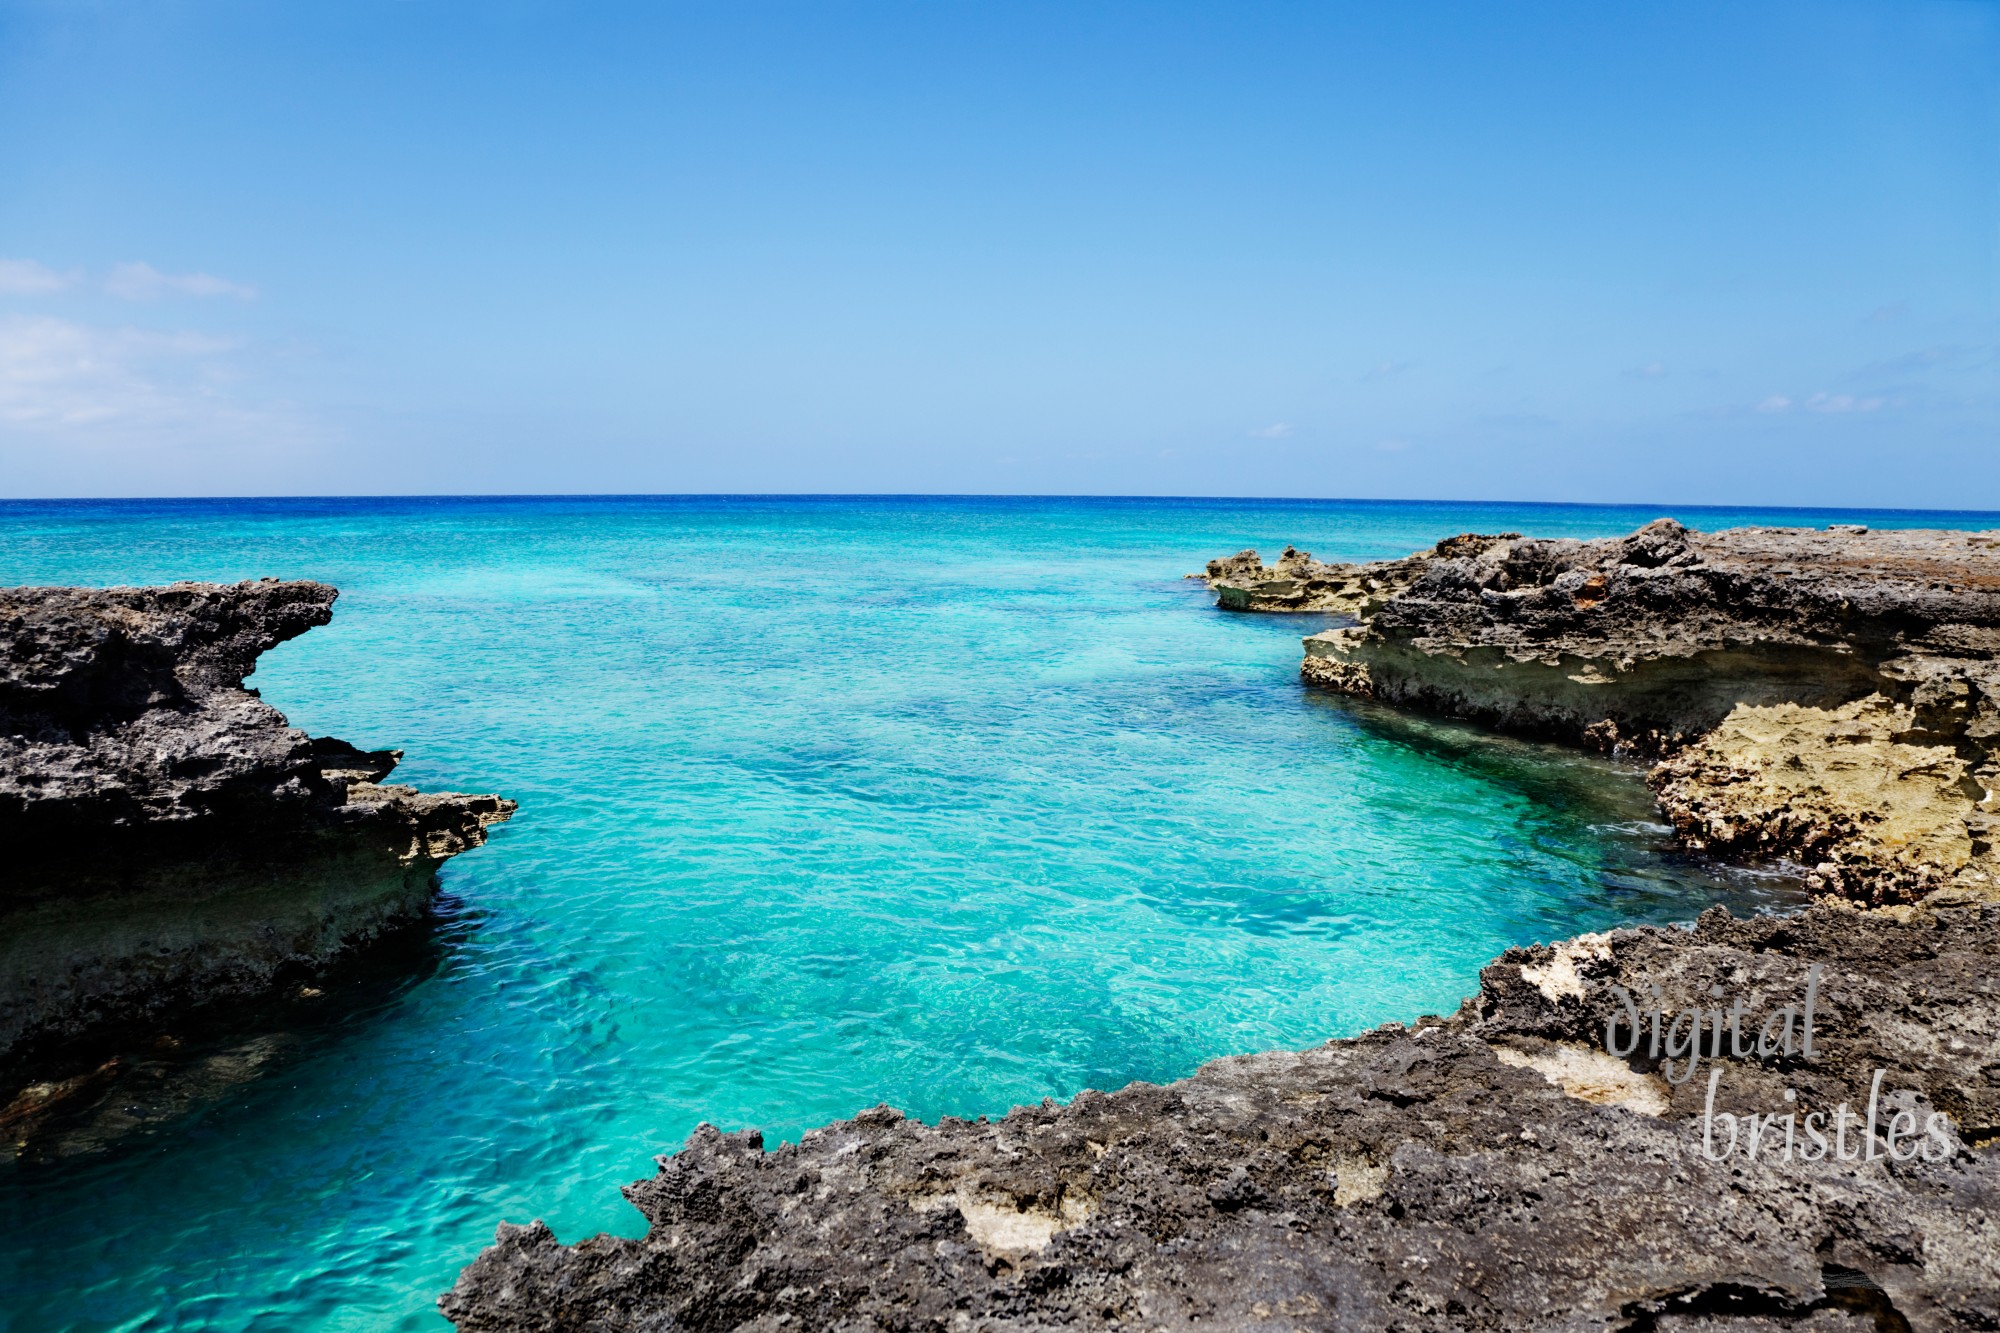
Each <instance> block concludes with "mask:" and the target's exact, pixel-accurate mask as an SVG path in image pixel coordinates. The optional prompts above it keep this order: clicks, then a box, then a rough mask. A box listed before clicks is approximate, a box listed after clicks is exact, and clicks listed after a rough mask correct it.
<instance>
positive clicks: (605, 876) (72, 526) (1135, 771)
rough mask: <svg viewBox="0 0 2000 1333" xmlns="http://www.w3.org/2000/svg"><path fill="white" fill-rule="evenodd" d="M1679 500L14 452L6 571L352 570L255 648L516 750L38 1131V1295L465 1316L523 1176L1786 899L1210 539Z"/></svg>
mask: <svg viewBox="0 0 2000 1333" xmlns="http://www.w3.org/2000/svg"><path fill="white" fill-rule="evenodd" d="M1656 516H1657V515H1656V512H1655V511H1653V510H1637V509H1608V508H1596V509H1586V508H1570V507H1539V506H1472V505H1414V504H1412V505H1386V504H1354V503H1349V504H1341V503H1333V502H1323V503H1320V502H1315V503H1306V502H1270V501H1222V500H1210V501H1180V502H1176V501H1157V500H1130V501H1107V500H1075V501H1060V500H996V499H983V500H982V499H921V500H913V499H855V498H840V499H726V498H702V499H632V500H563V499H552V500H386V501H383V500H355V501H236V502H229V501H185V502H154V503H97V502H92V503H65V504H52V503H49V504H43V503H36V504H29V503H12V504H0V581H4V582H9V583H50V582H81V583H119V582H123V583H139V582H155V581H166V580H170V579H173V578H211V579H236V578H244V577H253V576H259V575H266V574H274V575H281V576H285V577H311V578H319V579H324V580H327V581H329V582H332V583H335V584H338V585H339V586H340V587H341V588H342V590H343V591H342V597H341V600H340V603H339V606H338V608H337V610H336V614H335V619H334V622H333V624H332V625H330V626H328V627H326V628H324V629H320V630H315V631H313V632H312V633H311V634H309V635H307V636H305V637H304V638H302V639H299V640H297V641H294V642H293V643H290V644H286V645H284V646H282V647H280V648H278V649H277V650H275V651H274V652H273V653H271V654H270V655H268V656H267V657H266V659H265V661H264V665H263V666H262V667H261V669H260V670H259V671H258V673H257V675H256V676H255V677H254V678H253V679H252V682H251V683H252V684H253V685H255V686H257V687H258V688H260V689H261V690H262V691H263V693H264V695H265V697H266V698H267V699H269V700H270V701H271V702H272V703H274V704H276V705H277V706H278V707H280V708H281V709H283V710H284V711H285V712H286V713H287V714H288V715H289V716H290V718H291V719H292V721H293V722H294V724H296V725H298V726H301V727H304V728H306V729H308V730H310V731H313V732H314V733H315V734H333V735H338V736H341V737H344V738H346V739H348V740H352V741H354V742H357V743H359V744H361V745H364V746H392V745H393V746H400V747H403V748H405V749H406V750H407V752H408V757H407V759H406V761H405V764H404V767H403V768H402V770H400V773H399V777H400V779H401V780H405V781H410V782H414V783H417V784H419V785H422V786H427V787H431V788H456V789H461V790H484V791H498V792H502V793H505V794H507V795H509V796H512V797H515V798H516V799H518V800H519V801H520V802H521V813H520V814H519V816H518V817H517V818H516V819H515V820H514V822H513V823H511V824H509V825H507V826H505V827H503V828H502V829H500V830H498V832H497V835H496V836H495V837H494V839H493V841H492V843H491V844H490V845H489V846H487V847H486V848H484V849H481V850H480V851H477V852H474V853H471V854H469V855H467V856H465V857H462V858H460V859H458V860H456V861H454V862H452V863H451V864H450V865H449V866H448V867H447V869H446V871H445V875H444V880H445V886H446V889H447V897H446V900H445V902H444V903H443V904H442V906H441V909H440V914H439V921H438V923H437V925H436V928H435V931H434V933H433V934H432V936H431V938H430V939H429V941H428V943H427V944H420V945H417V946H413V947H412V948H411V949H409V950H408V951H406V952H407V955H408V956H407V957H405V956H404V955H403V954H402V953H399V954H398V955H397V956H396V960H395V962H394V965H393V966H385V967H383V968H377V969H373V970H372V971H371V973H370V974H369V975H366V976H360V977H357V978H354V979H351V980H349V981H347V982H343V983H342V984H341V985H339V986H336V987H333V988H332V989H331V991H330V993H329V995H327V996H325V997H322V999H321V1000H320V1001H316V1002H313V1003H312V1004H308V1005H301V1006H298V1007H296V1009H295V1010H294V1011H288V1012H287V1013H286V1014H284V1015H281V1016H279V1017H276V1018H272V1019H268V1020H264V1021H262V1022H261V1023H259V1022H256V1021H248V1020H246V1025H245V1026H241V1027H239V1029H237V1030H234V1031H229V1032H223V1033H208V1034H194V1035H190V1036H189V1037H188V1040H187V1043H186V1044H185V1046H184V1047H183V1049H182V1050H181V1051H179V1052H176V1053H174V1054H173V1055H172V1056H171V1057H162V1064H161V1071H160V1073H159V1076H158V1080H157V1087H155V1089H154V1091H153V1093H151V1094H145V1093H144V1091H143V1089H142V1091H141V1092H140V1093H135V1094H134V1096H137V1097H139V1098H140V1101H139V1102H138V1103H137V1104H135V1105H134V1106H132V1107H130V1108H127V1110H126V1111H125V1112H124V1113H123V1114H122V1118H121V1116H120V1115H117V1114H113V1115H111V1116H110V1117H109V1118H108V1119H102V1118H101V1122H100V1123H98V1124H97V1125H96V1126H95V1128H89V1127H86V1128H87V1129H89V1132H80V1133H79V1135H78V1136H77V1137H76V1139H75V1141H74V1143H75V1146H77V1147H78V1151H75V1152H73V1153H71V1154H69V1155H57V1156H56V1157H55V1158H54V1159H53V1160H48V1161H42V1162H37V1163H31V1164H23V1165H21V1166H17V1167H13V1168H0V1226H4V1228H5V1234H6V1236H7V1241H6V1244H5V1245H4V1246H0V1317H3V1318H4V1326H5V1327H7V1328H10V1329H20V1330H47V1329H90V1330H102V1329H208V1328H215V1329H232V1330H234V1329H260V1330H261V1329H271V1330H307V1329H313V1330H331V1329H341V1330H346V1329H356V1330H360V1329H366V1330H377V1329H392V1328H394V1329H430V1330H441V1329H443V1328H445V1327H446V1326H445V1325H444V1323H443V1321H442V1320H441V1319H440V1318H439V1317H438V1316H437V1315H436V1313H435V1311H434V1309H433V1307H432V1301H433V1299H434V1298H435V1296H436V1294H437V1293H438V1292H439V1291H440V1290H441V1289H443V1288H444V1287H445V1286H447V1285H449V1284H450V1282H451V1281H452V1279H453V1277H454V1276H455V1275H456V1272H457V1270H458V1268H459V1267H460V1266H461V1265H462V1264H463V1263H465V1262H466V1261H467V1260H469V1259H470V1258H471V1257H472V1255H473V1254H474V1253H475V1252H476V1251H477V1250H478V1249H479V1247H480V1246H481V1245H482V1244H484V1243H485V1242H486V1241H487V1240H488V1239H489V1238H490V1236H491V1233H492V1228H493V1225H494V1223H495V1222H497V1221H499V1220H501V1219H509V1220H516V1221H523V1220H526V1219H528V1218H531V1217H537V1216H539V1217H542V1218H545V1219H547V1220H548V1221H549V1222H550V1224H551V1225H552V1226H554V1227H555V1229H556V1231H557V1234H558V1235H559V1236H561V1237H562V1238H563V1239H565V1240H573V1239H577V1238H579V1237H581V1236H584V1235H587V1234H589V1233H591V1232H594V1231H598V1230H612V1231H617V1232H619V1233H622V1234H626V1235H636V1234H639V1232H640V1231H641V1230H642V1224H641V1223H640V1219H639V1218H638V1215H637V1214H636V1212H634V1211H633V1210H632V1209H631V1208H630V1207H629V1206H627V1205H626V1204H625V1203H624V1202H623V1201H622V1200H621V1199H620V1198H619V1196H618V1193H617V1187H618V1186H619V1185H620V1184H621V1183H623V1182H625V1181H627V1180H630V1179H633V1178H635V1177H638V1176H641V1175H645V1174H648V1173H649V1172H650V1171H651V1164H650V1158H651V1156H652V1154H654V1153H657V1152H663V1151H670V1150H672V1149H673V1148H674V1147H676V1146H678V1144H679V1143H680V1142H681V1141H682V1140H683V1139H684V1138H685V1137H686V1135H687V1134H688V1132H689V1131H690V1130H691V1129H692V1128H693V1127H694V1126H695V1125H696V1124H697V1123H698V1122H700V1121H703V1120H708V1121H712V1122H714V1123H716V1124H719V1125H722V1126H724V1127H726V1128H738V1127H743V1126H758V1127H761V1128H763V1129H764V1130H765V1131H766V1134H767V1137H768V1138H770V1139H773V1140H775V1139H776V1138H779V1137H796V1136H797V1135H798V1133H799V1132H801V1131H802V1130H803V1129H805V1128H807V1127H809V1126H811V1125H814V1124H817V1123H820V1122H823V1121H826V1120H829V1119H832V1118H836V1117H840V1116H845V1115H849V1114H852V1113H853V1112H854V1111H856V1110H858V1109H861V1108H862V1107H865V1106H870V1105H873V1104H875V1103H877V1102H882V1101H887V1102H889V1103H891V1104H893V1105H895V1106H897V1107H900V1108H902V1109H903V1110H905V1111H907V1112H910V1113H912V1114H916V1115H920V1116H922V1117H924V1118H926V1119H934V1118H935V1117H936V1116H938V1115H940V1114H944V1113H947V1112H950V1113H956V1114H979V1113H1000V1112H1004V1111H1005V1110H1006V1109H1007V1108H1008V1107H1009V1106H1011V1105H1014V1104H1018V1103H1023V1102H1032V1101H1035V1100H1038V1099H1040V1098H1042V1097H1045V1096H1054V1097H1059V1098H1060V1097H1068V1096H1070V1095H1072V1094H1074V1093H1075V1092H1077V1091H1078V1090H1079V1089H1082V1088H1085V1087H1097V1088H1114V1087H1119V1086H1122V1085H1124V1084H1125V1083H1128V1082H1130V1081H1131V1080H1133V1079H1150V1080H1164V1079H1171V1078H1175V1077H1179V1076H1181V1075H1185V1074H1187V1073H1189V1072H1191V1071H1192V1070H1193V1069H1194V1068H1195V1067H1196V1065H1198V1064H1199V1063H1200V1062H1201V1061H1203V1060H1206V1059H1209V1058H1212V1057H1215V1056H1219V1055H1225V1054H1230V1053H1235V1052H1245V1051H1254V1050H1259V1049H1268V1048H1272V1047H1284V1046H1301V1045H1308V1044H1312V1043H1315V1042H1317V1041H1320V1040H1322V1039H1324V1038H1326V1037H1329V1036H1336V1035H1342V1034H1348V1033H1353V1032H1355V1031H1358V1030H1361V1029H1363V1028H1366V1027H1369V1026H1372V1025H1374V1024H1377V1023H1380V1022H1383V1021H1386V1020H1391V1019H1397V1020H1407V1019H1410V1018H1413V1017H1415V1016H1417V1015H1418V1014H1420V1013H1423V1012H1427V1011H1443V1010H1448V1009H1450V1008H1451V1007H1453V1006H1455V1005H1456V1003H1457V1002H1458V1000H1459V998H1460V997H1461V996H1463V995H1464V994H1466V993H1468V992H1469V991H1470V990H1472V989H1473V988H1474V986H1475V985H1476V975H1477V969H1478V966H1479V965H1480V964H1481V963H1482V962H1483V961H1485V960H1486V959H1487V958H1489V957H1490V956H1491V955H1493V954H1494V953H1496V952H1498V951H1499V950H1501V949H1503V948H1505V947H1506V946H1508V945H1510V944H1516V943H1523V942H1527V941H1532V940H1544V939H1550V938H1555V937H1559V936H1563V935H1567V934H1570V933H1573V932H1575V931H1577V930H1582V929H1590V928H1596V927H1601V926H1605V925H1608V924H1611V923H1614V922H1621V921H1633V920H1647V921H1666V920H1677V919H1686V918H1689V917H1691V916H1693V915H1694V914H1695V913H1696V912H1697V911H1698V910H1700V908H1701V907H1703V906H1705V905H1706V904H1707V903H1709V902H1711V901H1715V900H1717V899H1718V898H1719V899H1721V900H1723V901H1726V902H1729V903H1731V904H1732V905H1734V906H1736V907H1738V908H1740V909H1751V908H1755V907H1758V906H1760V905H1770V904H1772V903H1776V902H1782V901H1784V900H1785V893H1786V889H1785V887H1784V885H1783V883H1782V882H1780V881H1776V880H1771V879H1768V878H1760V877H1756V876H1749V875H1743V874H1724V873H1720V872H1717V871H1714V870H1712V869H1710V868H1707V867H1704V866H1702V865H1699V864H1694V863H1689V862H1686V861H1684V860H1681V859H1679V858H1676V857H1675V856H1673V855H1672V854H1671V853H1669V852H1668V851H1667V850H1666V845H1665V841H1664V838H1663V836H1662V834H1663V830H1661V829H1660V828H1659V827H1658V826H1657V825H1656V824H1655V823H1653V822H1652V812H1651V806H1650V803H1649V802H1648V800H1647V799H1646V797H1645V795H1644V793H1643V790H1642V789H1641V788H1640V787H1639V785H1638V783H1637V781H1636V778H1635V776H1634V775H1633V773H1632V772H1630V771H1628V770H1625V769H1621V768H1618V767H1616V766H1614V765H1610V764H1607V763H1604V762H1601V761H1596V760H1591V759H1586V758H1583V757H1580V756H1575V755H1569V754H1565V753H1562V752H1558V751H1554V750H1549V749H1545V748H1542V747H1537V746H1531V745H1524V744H1518V743H1512V742H1504V741H1496V740H1493V739H1490V738H1484V737H1479V736H1476V735H1473V734H1471V733H1469V732H1466V731H1463V730H1461V729H1457V728H1453V727H1449V726H1441V725H1436V724H1417V723H1412V722H1409V721H1406V720H1400V719H1396V718H1394V717H1391V716H1387V715H1383V714H1379V713H1375V712H1372V711H1369V710H1366V709H1357V708H1356V707H1354V706H1350V705H1346V704H1343V703H1341V702H1339V701H1335V700H1331V699H1327V698H1324V697H1320V696H1315V695H1311V694H1308V693H1306V692H1304V691H1303V690H1301V689H1300V688H1299V686H1298V684H1297V680H1296V676H1295V674H1294V673H1295V669H1296V665H1297V660H1298V656H1299V649H1298V638H1299V636H1300V635H1301V634H1302V633H1306V632H1310V631H1311V630H1312V629H1314V628H1316V627H1318V624H1319V623H1323V622H1316V621H1310V620H1301V619H1297V618H1263V617H1236V616H1230V615H1228V614H1225V613H1222V612H1218V611H1216V610H1214V609H1213V608H1212V607H1211V606H1210V605H1209V599H1208V597H1207V596H1206V594H1205V592H1204V591H1203V590H1202V589H1201V588H1200V586H1199V585H1198V584H1194V583H1189V582H1186V581H1183V580H1181V579H1180V578H1179V576H1180V575H1181V574H1183V573H1184V572H1186V571H1188V570H1191V569H1195V568H1198V567H1199V566H1200V564H1201V563H1202V562H1203V561H1204V560H1206V559H1207V558H1209V557H1211V556H1214V555H1219V554H1226V553H1229V552H1233V551H1235V550H1237V549H1240V548H1241V547H1244V546H1248V545H1256V546H1259V547H1261V548H1262V549H1264V550H1265V551H1266V553H1267V554H1270V553H1273V552H1274V551H1275V549H1276V548H1277V547H1278V546H1280V545H1282V544H1283V543H1284V542H1286V541H1295V542H1297V543H1299V544H1301V545H1304V546H1307V547H1309V548H1310V549H1312V550H1313V551H1314V552H1315V553H1316V554H1319V555H1321V556H1323V557H1327V558H1347V559H1356V558H1375V557H1382V556H1390V555H1400V554H1404V553H1406V552H1408V551H1410V550H1413V549H1416V548H1418V547H1421V546H1424V545H1427V544H1429V543H1430V542H1431V541H1433V540H1435V539H1436V538H1438V537H1440V536H1443V535H1447V534H1449V533H1453V532H1458V531H1464V530H1468V529H1471V530H1481V531H1496V530H1501V529H1506V528H1514V529H1525V530H1528V531H1531V532H1535V533H1538V534H1543V535H1579V536H1582V535H1603V534H1612V533H1618V532H1624V531H1629V530H1630V529H1631V528H1632V527H1634V526H1636V525H1637V524H1638V523H1640V522H1643V521H1645V520H1647V519H1649V518H1653V517H1656ZM1679 517H1681V518H1682V519H1683V520H1685V521H1688V522H1690V523H1692V524H1694V525H1696V526H1702V527H1721V526H1729V525H1731V524H1733V523H1740V522H1749V521H1772V522H1796V523H1814V524H1823V523H1827V522H1835V521H1841V522H1855V521H1858V522H1871V523H1874V524H1876V525H1877V526H1897V525H1901V526H1918V525H1921V526H1954V527H1991V526H1996V525H2000V518H1996V517H1995V516H1992V515H1942V516H1939V515H1929V516H1924V515H1910V514H1890V515H1878V514H1865V513H1855V512H1840V513H1810V514H1806V513H1757V512H1752V511H1740V512H1730V513H1718V512H1696V511H1681V512H1680V513H1679ZM148 1096H150V1100H147V1097H148ZM133 1126H136V1128H133ZM121 1128H122V1129H125V1130H127V1131H128V1132H123V1133H119V1132H116V1131H119V1130H120V1129H121ZM91 1145H96V1147H97V1150H96V1151H89V1152H86V1151H81V1148H82V1147H84V1146H91Z"/></svg>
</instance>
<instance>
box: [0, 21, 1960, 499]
mask: <svg viewBox="0 0 2000 1333" xmlns="http://www.w3.org/2000/svg"><path fill="white" fill-rule="evenodd" d="M0 129H3V130H4V132H0V261H4V262H0V494H4V495H16V496H21V495H127V494H194V495H199V494H272V493H280V494H282V493H341V494H360V493H383V492H391V493H393V492H549V491H560V492H590V491H718V490H719V491H875V492H881V491H944V492H1029V493H1034V492H1041V493H1118V494H1229V495H1306V496H1312V495H1321V496H1379V497H1396V496H1403V497H1432V498H1488V499H1547V500H1607V501H1628V500H1629V501H1659V502H1662V503H1672V502H1679V503H1702V502H1718V503H1724V502H1744V503H1762V504H1784V503H1796V504H1863V503H1865V504H1875V505H1905V506H1942V507H1967V508H1996V509H2000V351H1996V348H2000V6H1996V5H1995V4H1994V3H1964V2H1961V3H1948V4H1922V3H1909V4H1856V3H1843V2H1842V0H1813V2H1812V3H1799V4H1782V3H1779V4H1761V3H1741V2H1740V0H1733V2H1732V3H1726V4H1713V5H1705V4H1699V3H1687V2H1685V0H1683V2H1681V3H1674V4H1649V5H1633V4H1604V3H1601V0H1600V2H1594V3H1577V4H1521V5H1514V4H1506V5H1498V4H1492V3H1489V2H1482V3H1464V4H1453V3H1430V2H1428V0H1425V2H1419V3H1407V4H1388V3H1381V4H1373V5H1341V4H1332V3H1318V4H1267V3H1249V2H1246V3H1210V4H1201V5H1189V4H1171V3H1156V4H1145V5H1138V4H1132V5H1124V4H1109V3H1076V2H1075V0H1071V2H1069V3H1048V4H1042V3H1008V4H998V3H993V4H970V3H943V2H942V0H940V2H937V3H927V4H917V3H901V4H876V3H841V2H839V0H834V2H830V3H816V4H774V3H763V2H761V0H745V2H743V3H721V2H719V0H718V2H716V3H702V4H647V5H621V4H609V3H605V4H594V5H583V4H555V3H538V2H535V0H489V2H488V3H483V4H453V3H440V2H435V0H394V2H389V0H348V2H347V3H343V4H340V5H274V4H269V3H263V2H262V0H258V2H255V3H251V2H247V0H246V2H243V3H218V2H213V0H178V2H176V0H164V2H161V3H146V4H131V3H126V2H125V0H106V2H105V3H81V2H79V3H18V2H16V0H0Z"/></svg>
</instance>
